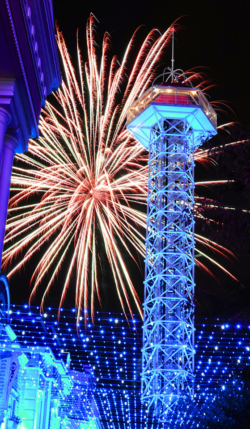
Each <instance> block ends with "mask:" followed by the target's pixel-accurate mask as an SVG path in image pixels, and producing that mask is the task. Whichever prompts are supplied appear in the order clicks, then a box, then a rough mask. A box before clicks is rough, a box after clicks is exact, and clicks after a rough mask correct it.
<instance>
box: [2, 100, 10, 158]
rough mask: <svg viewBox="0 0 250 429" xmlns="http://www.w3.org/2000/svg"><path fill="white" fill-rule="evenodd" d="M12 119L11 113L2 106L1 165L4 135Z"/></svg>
mask: <svg viewBox="0 0 250 429" xmlns="http://www.w3.org/2000/svg"><path fill="white" fill-rule="evenodd" d="M10 121H11V115H10V113H8V112H7V110H5V109H3V108H2V107H0V166H1V160H2V154H3V145H4V136H5V132H6V130H7V126H8V125H9V123H10Z"/></svg>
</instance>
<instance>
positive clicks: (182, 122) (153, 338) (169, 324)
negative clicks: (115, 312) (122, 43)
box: [127, 31, 217, 420]
mask: <svg viewBox="0 0 250 429" xmlns="http://www.w3.org/2000/svg"><path fill="white" fill-rule="evenodd" d="M172 51H173V52H174V31H173V34H172ZM159 78H161V80H162V81H161V83H156V82H159V80H160V79H159ZM216 126H217V116H216V113H215V112H214V110H213V108H212V107H211V105H210V103H209V102H208V100H207V99H206V97H205V96H204V94H203V93H202V91H201V89H199V88H194V87H192V84H191V83H190V81H189V80H188V79H187V78H186V77H185V74H184V72H183V71H182V70H180V69H178V70H174V59H173V55H172V67H171V68H168V69H165V70H164V73H163V74H162V75H161V76H159V77H158V78H157V79H155V81H154V83H153V86H152V87H151V88H150V89H148V91H146V92H145V93H144V94H143V95H142V96H141V97H140V98H139V99H138V100H137V101H136V102H134V104H133V105H132V106H131V107H130V108H129V110H128V117H127V128H128V130H129V131H130V132H131V133H132V134H133V135H134V137H135V138H136V139H137V140H138V141H139V142H140V143H141V144H142V145H143V146H144V147H145V149H146V150H148V152H149V159H148V199H147V232H146V259H145V282H144V284H145V288H144V325H143V348H142V402H143V403H144V404H147V406H148V407H151V406H153V408H154V410H155V413H156V415H158V416H159V418H162V419H163V420H164V416H165V415H166V413H167V412H168V411H169V410H171V409H172V408H173V406H174V405H175V404H176V402H177V400H178V398H179V397H180V396H182V395H187V394H191V395H192V390H193V377H194V375H193V374H194V354H195V349H194V333H195V328H194V288H195V282H194V265H195V263H194V247H195V243H194V223H195V222H194V151H195V149H196V148H197V147H198V146H200V145H201V144H202V143H203V142H204V141H205V140H206V139H209V138H210V137H211V136H212V135H214V134H216V133H217V131H216Z"/></svg>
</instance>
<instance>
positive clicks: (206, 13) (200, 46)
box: [10, 0, 250, 315]
mask: <svg viewBox="0 0 250 429" xmlns="http://www.w3.org/2000/svg"><path fill="white" fill-rule="evenodd" d="M90 12H92V13H93V14H94V15H95V16H96V18H97V19H98V20H99V24H97V26H96V31H97V41H98V44H99V46H101V41H102V35H103V33H104V31H108V32H109V33H110V34H111V36H112V44H113V52H114V53H116V54H117V55H118V58H119V59H120V60H121V59H122V56H123V54H124V52H125V49H126V46H127V44H128V42H129V40H130V38H131V36H132V34H133V32H134V31H135V30H136V28H137V27H138V26H140V25H142V26H143V27H142V28H141V29H140V32H139V33H138V36H137V40H138V46H139V43H140V41H141V40H143V37H145V35H146V34H147V33H148V32H149V31H150V30H151V29H152V28H154V27H157V28H159V29H160V31H162V32H164V31H165V30H166V29H167V28H168V27H169V26H170V25H171V24H172V23H173V22H174V21H175V20H177V19H178V24H179V26H180V29H179V31H178V32H177V33H176V43H175V60H176V61H175V66H176V67H177V68H179V67H180V68H182V69H183V70H189V69H191V68H193V67H205V71H206V73H207V75H208V77H209V79H210V80H211V82H212V83H214V84H215V85H216V86H215V88H213V89H212V90H210V91H209V95H210V97H211V100H221V101H225V102H226V104H227V105H228V106H229V108H231V109H233V112H234V113H232V112H231V111H230V109H229V108H228V109H226V110H227V113H226V114H225V113H222V114H221V117H220V118H219V123H224V122H228V121H238V122H239V125H238V126H239V127H243V126H247V125H250V120H249V118H250V108H249V104H250V85H249V68H250V67H249V66H250V60H249V43H250V25H249V16H250V2H249V1H247V0H238V1H235V0H234V1H232V2H228V1H216V0H209V1H208V0H193V1H187V0H186V1H183V0H179V1H162V0H155V1H150V2H149V1H145V0H144V1H143V0H127V1H125V2H122V1H112V0H107V1H105V2H99V1H96V0H94V1H91V2H88V1H83V0H81V1H80V0H71V1H69V0H54V18H55V21H56V23H57V25H58V26H59V29H60V30H61V31H62V32H63V35H64V37H65V39H66V43H67V46H68V49H69V52H70V53H71V55H72V58H73V61H74V59H75V58H76V30H77V28H79V36H80V46H81V48H82V56H83V60H84V59H85V58H86V55H85V52H86V51H85V46H86V42H85V40H86V38H85V28H86V21H87V18H88V16H89V14H90ZM170 60H171V48H170V47H169V48H168V49H167V50H166V55H165V57H164V59H163V63H165V65H170ZM204 177H205V176H204V173H202V171H201V170H200V169H199V168H198V169H197V172H196V179H198V180H202V179H203V178H204ZM208 177H209V176H208ZM231 195H232V193H231V194H230V193H229V199H230V196H231ZM100 251H101V252H102V250H101V249H100ZM214 256H215V255H214ZM237 256H238V259H239V261H236V260H235V266H232V263H231V262H228V263H227V264H226V266H227V268H229V269H231V270H232V271H233V272H234V274H235V275H236V276H238V278H240V279H241V283H239V284H237V285H236V284H235V282H230V281H228V279H227V278H226V277H225V276H223V275H222V274H221V273H220V272H219V271H218V270H215V275H216V276H217V277H218V279H219V282H215V281H214V280H212V279H211V278H210V277H208V276H206V275H204V274H202V273H200V272H199V270H196V271H197V272H196V283H197V299H198V302H197V309H198V310H197V311H198V312H201V313H202V314H203V315H204V314H205V313H206V306H207V305H208V306H209V311H210V312H211V308H212V307H213V306H214V308H215V314H217V312H218V311H219V310H218V309H222V306H224V307H225V306H226V307H227V308H226V309H225V312H227V309H228V305H231V306H232V308H236V307H235V306H237V305H236V304H235V303H236V301H237V300H239V301H240V303H239V305H238V306H239V308H241V307H242V300H245V301H246V302H249V299H250V293H249V291H248V288H247V292H246V290H245V289H246V287H245V286H244V287H245V289H244V291H243V289H242V288H243V286H242V284H243V283H244V285H248V284H250V280H249V279H250V276H249V275H248V267H249V266H250V253H249V249H248V247H247V246H245V247H244V248H242V249H241V250H239V251H238V252H237ZM215 257H216V256H215ZM124 258H125V262H127V264H128V265H129V267H130V272H131V275H132V279H133V280H134V284H135V286H136V287H137V289H138V290H139V291H140V295H141V298H142V299H143V283H142V281H143V273H144V268H143V262H142V265H141V273H140V271H139V270H138V269H137V268H136V267H135V265H133V264H132V263H131V260H130V259H129V258H128V257H127V256H126V255H124ZM203 262H205V261H203ZM220 262H223V261H220ZM35 265H36V261H34V260H31V261H30V264H29V265H27V266H26V268H25V271H22V272H21V274H18V275H16V276H15V277H13V278H12V279H11V280H10V289H11V300H12V302H14V301H15V302H16V303H24V302H27V300H28V297H29V292H30V288H29V282H30V277H31V275H32V272H33V269H34V266H35ZM210 268H211V267H210ZM64 275H65V272H64V268H62V271H61V274H60V275H59V278H58V279H57V280H56V282H55V286H54V288H53V289H52V291H51V293H50V295H49V299H48V300H47V304H48V305H51V306H57V305H58V302H59V296H60V292H61V286H60V285H62V284H63V280H64ZM42 289H43V288H42ZM103 289H104V290H103V291H102V297H103V309H104V310H111V311H112V310H113V311H117V310H118V311H121V307H120V304H119V302H118V299H117V297H116V292H115V290H114V287H113V282H112V278H111V276H110V272H109V269H108V268H107V266H106V264H104V266H103ZM242 291H243V293H242ZM225 297H226V298H225ZM40 298H41V295H40V293H38V295H37V297H36V299H35V300H34V301H33V303H34V304H38V305H39V304H40ZM65 306H67V307H69V306H74V278H72V284H71V290H70V292H69V293H68V295H67V300H66V303H65ZM224 307H223V308H224ZM235 311H236V313H237V311H238V309H236V310H235ZM247 312H248V309H247ZM249 314H250V313H249Z"/></svg>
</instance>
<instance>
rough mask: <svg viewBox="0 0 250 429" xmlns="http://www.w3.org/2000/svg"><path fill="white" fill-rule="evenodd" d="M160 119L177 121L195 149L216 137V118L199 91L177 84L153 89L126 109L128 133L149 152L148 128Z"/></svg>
mask: <svg viewBox="0 0 250 429" xmlns="http://www.w3.org/2000/svg"><path fill="white" fill-rule="evenodd" d="M161 119H180V120H182V121H184V122H186V125H187V131H188V130H192V132H193V133H194V138H195V142H194V143H195V145H196V146H199V145H200V144H201V142H202V141H204V140H205V139H206V138H208V137H209V136H211V135H215V134H216V133H217V131H216V128H217V115H216V113H215V111H214V109H213V108H212V106H211V104H210V103H209V101H208V100H207V98H206V97H205V95H204V94H203V93H202V91H201V90H200V89H199V88H192V87H190V86H186V85H184V84H180V83H178V82H172V83H163V84H160V85H153V86H152V87H151V88H149V89H148V91H146V92H145V93H144V94H143V95H142V96H141V97H140V98H139V99H138V100H136V101H135V102H134V103H133V104H132V106H130V108H129V109H128V116H127V129H128V130H129V131H130V132H131V133H132V134H133V135H134V137H135V138H136V139H137V140H138V141H139V142H140V143H141V144H142V145H143V146H144V147H145V148H146V149H148V145H149V141H150V132H151V128H152V127H153V126H155V125H156V124H157V122H158V121H159V120H161Z"/></svg>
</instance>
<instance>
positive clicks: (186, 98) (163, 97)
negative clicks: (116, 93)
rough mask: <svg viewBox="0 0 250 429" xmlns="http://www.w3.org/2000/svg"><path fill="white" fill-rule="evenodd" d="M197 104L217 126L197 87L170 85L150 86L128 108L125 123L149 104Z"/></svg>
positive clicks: (211, 110) (206, 102)
mask: <svg viewBox="0 0 250 429" xmlns="http://www.w3.org/2000/svg"><path fill="white" fill-rule="evenodd" d="M158 103H159V104H161V103H163V104H177V105H185V106H186V105H191V104H192V105H197V106H200V107H201V108H202V110H203V111H204V113H205V115H206V116H207V117H208V119H209V120H210V121H211V122H212V124H213V125H214V127H215V128H216V127H217V115H216V113H215V111H214V109H213V108H212V106H211V104H210V103H209V101H208V100H207V99H206V97H205V95H204V94H203V93H202V91H201V90H200V89H198V88H178V87H172V86H169V87H168V86H165V87H164V86H160V85H159V86H158V85H157V86H156V85H154V86H152V87H151V88H149V89H148V90H147V91H146V92H145V94H143V95H142V96H141V97H140V98H139V99H138V100H136V101H135V102H134V103H133V104H132V106H130V108H129V109H128V114H127V124H128V123H129V122H131V121H132V120H133V119H134V118H135V117H136V116H138V115H139V114H140V113H141V112H142V111H143V110H145V109H146V108H147V107H148V106H149V105H150V104H158Z"/></svg>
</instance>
